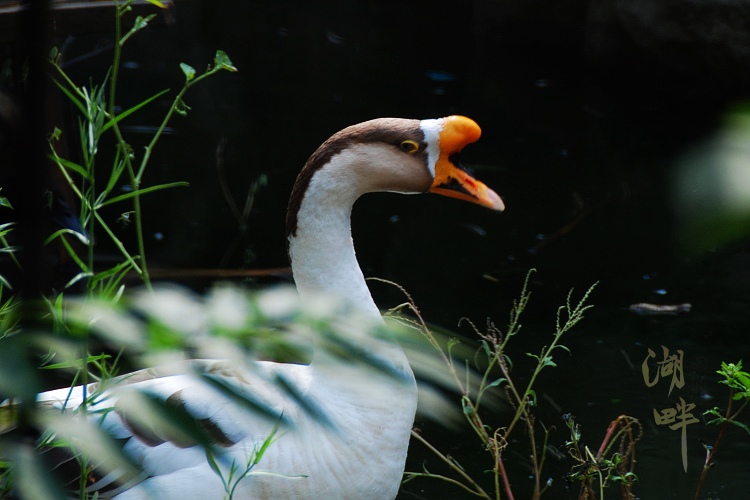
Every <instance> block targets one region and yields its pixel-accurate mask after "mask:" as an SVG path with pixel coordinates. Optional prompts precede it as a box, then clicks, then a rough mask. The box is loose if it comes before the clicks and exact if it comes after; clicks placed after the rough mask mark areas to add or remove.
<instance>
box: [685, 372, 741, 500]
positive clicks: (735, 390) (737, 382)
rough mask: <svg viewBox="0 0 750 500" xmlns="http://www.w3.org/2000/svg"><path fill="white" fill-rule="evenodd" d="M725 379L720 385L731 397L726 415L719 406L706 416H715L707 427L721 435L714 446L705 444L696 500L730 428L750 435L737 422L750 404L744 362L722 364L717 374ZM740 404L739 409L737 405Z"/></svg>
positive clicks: (708, 411)
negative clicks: (714, 428) (741, 430)
mask: <svg viewBox="0 0 750 500" xmlns="http://www.w3.org/2000/svg"><path fill="white" fill-rule="evenodd" d="M716 373H717V374H719V375H721V377H723V378H722V379H721V380H719V383H720V384H723V385H726V386H727V387H729V396H728V398H727V407H726V410H724V413H722V412H721V409H720V408H719V407H718V406H714V407H713V408H711V409H709V410H706V411H705V412H704V413H703V415H704V416H708V415H711V416H714V417H716V418H714V419H713V420H710V421H708V422H706V424H707V425H718V426H720V427H719V435H718V436H717V437H716V441H714V444H713V445H708V444H705V443H704V444H703V446H704V448H705V449H706V461H705V462H704V464H703V469H701V475H700V478H699V479H698V486H697V487H696V490H695V499H696V500H698V499H699V498H700V495H701V492H702V491H703V487H704V486H705V482H706V478H707V477H708V472H709V471H710V470H711V468H712V467H713V466H714V465H715V464H716V462H715V460H716V453H717V452H718V451H719V446H720V445H721V443H722V442H723V440H724V437H725V436H726V433H727V431H728V430H729V428H730V427H732V426H735V427H739V428H740V429H743V430H744V431H745V432H747V433H748V434H750V428H749V427H748V426H747V425H746V424H744V423H742V422H740V421H739V420H737V418H738V417H739V415H740V413H741V412H742V410H744V409H745V407H746V406H747V404H748V402H750V373H748V372H746V371H743V370H742V360H739V361H738V362H737V363H725V362H723V361H722V362H721V369H720V370H718V371H717V372H716ZM737 403H739V404H740V406H739V408H736V407H735V405H736V404H737Z"/></svg>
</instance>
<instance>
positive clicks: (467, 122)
mask: <svg viewBox="0 0 750 500" xmlns="http://www.w3.org/2000/svg"><path fill="white" fill-rule="evenodd" d="M480 135H482V130H481V129H480V128H479V125H477V124H476V122H475V121H474V120H472V119H471V118H466V117H465V116H449V117H447V118H445V122H444V124H443V130H442V131H441V132H440V139H439V140H440V156H439V157H438V160H437V162H436V163H435V180H434V181H433V182H432V186H431V187H430V192H431V193H437V194H441V195H443V196H449V197H451V198H458V199H459V200H464V201H470V202H472V203H476V204H477V205H482V206H483V207H487V208H490V209H492V210H504V209H505V205H504V204H503V200H501V199H500V196H498V194H497V193H496V192H494V191H493V190H492V189H490V188H488V187H487V186H486V185H485V184H484V183H482V182H480V181H478V180H476V179H474V178H473V177H472V176H471V175H469V174H468V172H466V171H465V170H463V169H462V168H461V166H460V165H457V164H456V163H454V161H455V160H454V158H455V156H454V155H457V154H458V152H459V151H461V150H462V149H463V148H464V146H466V145H467V144H471V143H472V142H476V141H477V140H478V139H479V136H480Z"/></svg>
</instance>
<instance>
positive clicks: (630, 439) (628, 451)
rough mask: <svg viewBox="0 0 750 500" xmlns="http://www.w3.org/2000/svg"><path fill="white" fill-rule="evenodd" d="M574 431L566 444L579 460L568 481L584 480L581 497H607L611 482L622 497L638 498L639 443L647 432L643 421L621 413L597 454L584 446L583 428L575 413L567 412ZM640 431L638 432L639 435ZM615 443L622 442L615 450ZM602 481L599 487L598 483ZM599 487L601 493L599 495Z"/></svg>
mask: <svg viewBox="0 0 750 500" xmlns="http://www.w3.org/2000/svg"><path fill="white" fill-rule="evenodd" d="M563 420H564V421H565V425H566V427H567V428H568V430H569V431H570V441H568V442H566V443H565V446H566V447H567V449H568V454H569V455H570V456H571V457H573V459H574V460H575V461H576V465H574V466H573V470H572V471H571V472H570V473H569V474H568V475H567V476H566V480H567V481H568V483H569V484H570V483H573V482H578V483H581V488H580V491H579V494H578V498H579V499H581V500H584V499H589V498H600V499H603V498H604V488H606V487H607V486H609V484H610V483H616V484H619V486H620V491H621V495H622V498H624V499H631V498H635V495H633V492H632V489H633V484H634V483H635V482H636V481H637V480H638V477H637V476H636V475H635V473H634V472H633V469H634V468H635V444H636V442H637V441H638V440H639V439H640V438H641V436H642V435H643V428H642V426H641V423H640V422H639V421H638V420H637V419H635V418H633V417H629V416H627V415H620V416H619V417H617V418H616V419H615V420H613V421H612V423H610V425H609V428H608V429H607V433H606V434H605V436H604V439H603V440H602V443H601V445H600V446H599V450H598V451H597V453H596V455H594V454H593V453H592V452H591V450H590V449H589V448H588V446H584V447H583V449H581V430H580V426H579V425H578V424H576V422H575V417H574V416H573V415H571V414H566V415H563ZM636 430H637V434H636ZM615 443H619V446H618V448H617V449H616V450H613V447H614V445H615ZM596 482H598V485H599V487H598V488H595V486H594V484H595V483H596ZM597 490H598V495H597Z"/></svg>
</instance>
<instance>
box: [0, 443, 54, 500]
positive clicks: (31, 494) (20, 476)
mask: <svg viewBox="0 0 750 500" xmlns="http://www.w3.org/2000/svg"><path fill="white" fill-rule="evenodd" d="M4 448H5V447H4ZM10 448H11V449H10V450H9V451H11V456H12V458H13V467H14V474H13V481H14V485H15V489H16V490H17V491H19V492H20V493H21V497H22V498H23V499H25V500H66V499H67V496H66V495H65V494H64V490H63V488H61V487H60V485H59V484H57V483H56V482H55V481H54V479H53V477H52V474H50V473H49V467H47V464H45V463H44V462H43V461H42V460H41V458H40V457H39V454H38V453H37V451H36V450H35V449H34V447H33V446H32V445H29V444H17V443H16V444H15V445H14V446H11V447H10Z"/></svg>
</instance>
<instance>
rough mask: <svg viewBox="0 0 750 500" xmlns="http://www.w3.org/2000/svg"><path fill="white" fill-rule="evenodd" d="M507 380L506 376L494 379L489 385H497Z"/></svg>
mask: <svg viewBox="0 0 750 500" xmlns="http://www.w3.org/2000/svg"><path fill="white" fill-rule="evenodd" d="M506 380H507V379H506V378H504V377H500V378H499V379H497V380H493V381H492V383H491V384H490V385H488V386H487V387H497V386H498V385H500V384H502V383H503V382H505V381H506Z"/></svg>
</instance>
